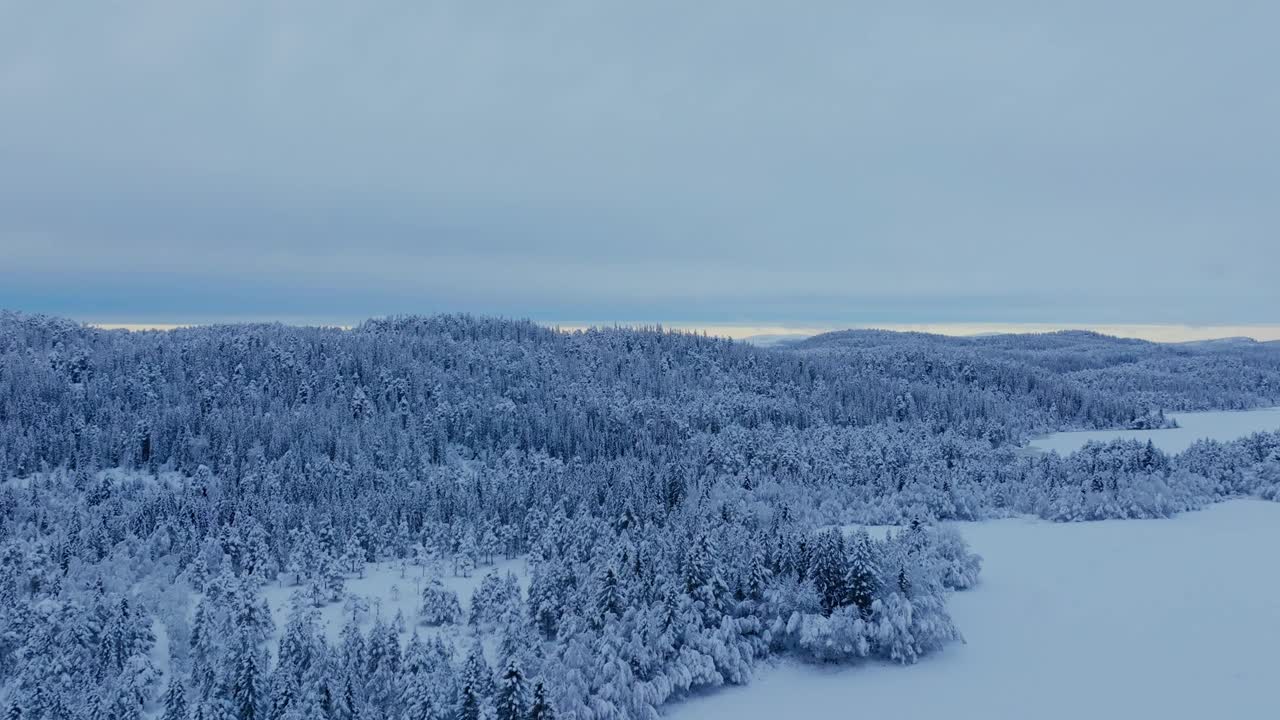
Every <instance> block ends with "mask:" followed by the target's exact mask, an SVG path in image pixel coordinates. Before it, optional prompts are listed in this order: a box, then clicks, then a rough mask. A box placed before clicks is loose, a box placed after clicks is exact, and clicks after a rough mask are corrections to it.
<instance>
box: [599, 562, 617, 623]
mask: <svg viewBox="0 0 1280 720" xmlns="http://www.w3.org/2000/svg"><path fill="white" fill-rule="evenodd" d="M623 610H624V604H623V601H622V591H621V590H620V588H619V587H618V573H617V572H616V571H615V570H614V569H613V567H611V566H607V565H606V566H605V568H604V569H603V570H602V571H601V572H600V576H599V578H598V579H597V581H596V597H595V611H596V617H595V623H596V625H597V626H603V625H605V624H606V623H607V622H608V621H609V619H610V618H613V619H618V618H621V617H622V613H623Z"/></svg>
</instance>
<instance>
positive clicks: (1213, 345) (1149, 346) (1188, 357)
mask: <svg viewBox="0 0 1280 720" xmlns="http://www.w3.org/2000/svg"><path fill="white" fill-rule="evenodd" d="M788 349H789V350H790V351H792V352H799V353H806V354H811V355H817V356H822V357H826V358H841V359H843V360H844V361H845V362H848V363H852V364H855V365H856V364H859V363H866V362H881V363H883V362H885V361H888V360H891V359H892V360H896V361H899V362H904V363H915V364H919V365H921V367H922V368H925V367H937V366H942V367H955V366H970V367H972V366H974V365H975V364H976V365H979V366H984V367H989V366H990V364H992V363H999V364H1013V365H1015V366H1019V367H1022V368H1024V370H1025V371H1026V372H1033V371H1036V370H1039V371H1044V372H1043V373H1040V374H1039V377H1042V378H1045V379H1046V380H1047V379H1049V378H1052V379H1054V381H1057V382H1066V383H1069V384H1071V385H1074V386H1077V387H1078V389H1079V390H1080V391H1081V392H1084V391H1086V390H1087V391H1089V392H1091V393H1095V394H1101V395H1105V396H1108V397H1111V398H1115V399H1118V400H1122V401H1123V402H1124V403H1126V404H1128V405H1131V406H1135V407H1146V408H1151V409H1156V408H1162V409H1166V410H1198V409H1211V408H1218V409H1241V408H1250V407H1259V406H1263V405H1270V404H1274V403H1276V402H1280V343H1258V342H1254V341H1252V340H1248V339H1224V340H1220V341H1210V342H1197V343H1180V344H1162V343H1153V342H1148V341H1145V340H1136V339H1128V338H1117V337H1111V336H1108V335H1101V334H1099V333H1094V332H1086V331H1079V330H1070V331H1063V332H1055V333H1044V334H1024V335H987V336H982V337H951V336H944V335H930V334H925V333H895V332H887V331H883V330H846V331H841V332H834V333H826V334H823V335H818V336H815V337H812V338H809V339H808V340H805V341H803V342H801V343H797V344H795V345H793V346H791V347H789V348H788ZM933 372H935V371H927V372H926V373H925V374H931V373H933ZM1028 381H1029V380H1028Z"/></svg>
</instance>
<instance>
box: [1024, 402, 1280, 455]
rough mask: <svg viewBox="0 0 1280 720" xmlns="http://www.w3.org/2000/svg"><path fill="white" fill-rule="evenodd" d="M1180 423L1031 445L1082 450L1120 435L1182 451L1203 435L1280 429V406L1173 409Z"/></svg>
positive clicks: (1060, 436)
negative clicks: (1181, 411) (1091, 443)
mask: <svg viewBox="0 0 1280 720" xmlns="http://www.w3.org/2000/svg"><path fill="white" fill-rule="evenodd" d="M1169 415H1170V416H1171V417H1173V418H1174V419H1175V420H1177V421H1178V425H1179V426H1180V427H1176V428H1167V429H1164V430H1082V431H1074V432H1060V433H1054V434H1052V435H1047V436H1045V437H1041V438H1035V439H1034V440H1032V441H1031V442H1030V443H1028V444H1027V447H1028V448H1032V449H1035V450H1043V451H1045V452H1048V451H1050V450H1056V451H1058V453H1059V454H1062V455H1066V454H1067V453H1070V452H1074V451H1076V450H1079V449H1080V448H1081V447H1083V446H1084V444H1085V443H1086V442H1089V441H1090V440H1101V441H1103V442H1106V441H1109V440H1115V439H1118V438H1125V439H1136V440H1148V439H1149V440H1151V441H1152V442H1154V443H1155V444H1156V447H1158V448H1160V449H1161V450H1164V451H1165V452H1168V453H1180V452H1182V451H1183V450H1186V449H1187V448H1188V447H1191V444H1192V443H1194V442H1195V441H1197V440H1201V439H1203V438H1210V439H1212V440H1224V441H1225V440H1235V439H1236V438H1239V437H1243V436H1245V435H1248V434H1250V433H1254V432H1258V431H1262V430H1266V431H1272V430H1280V408H1261V409H1258V410H1213V411H1207V412H1185V413H1169Z"/></svg>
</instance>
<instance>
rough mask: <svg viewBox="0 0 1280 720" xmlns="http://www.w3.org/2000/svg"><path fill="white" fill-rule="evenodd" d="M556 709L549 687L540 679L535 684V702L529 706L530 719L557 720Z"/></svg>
mask: <svg viewBox="0 0 1280 720" xmlns="http://www.w3.org/2000/svg"><path fill="white" fill-rule="evenodd" d="M555 718H556V711H555V708H554V707H553V706H552V705H551V698H550V697H549V696H548V693H547V688H546V686H545V685H543V684H542V682H541V681H539V682H538V683H537V684H536V685H534V686H533V702H532V704H531V705H530V706H529V720H555Z"/></svg>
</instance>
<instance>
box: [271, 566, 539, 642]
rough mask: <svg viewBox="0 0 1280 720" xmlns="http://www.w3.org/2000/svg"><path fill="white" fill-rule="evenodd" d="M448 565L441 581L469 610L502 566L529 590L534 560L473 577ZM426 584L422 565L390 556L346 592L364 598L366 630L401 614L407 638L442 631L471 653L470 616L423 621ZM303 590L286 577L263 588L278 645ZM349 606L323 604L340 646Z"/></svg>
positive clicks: (350, 579)
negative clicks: (441, 622)
mask: <svg viewBox="0 0 1280 720" xmlns="http://www.w3.org/2000/svg"><path fill="white" fill-rule="evenodd" d="M442 570H443V571H444V572H443V575H442V576H441V582H442V583H443V584H444V586H445V587H446V588H448V589H449V590H452V591H454V592H456V593H457V594H458V601H459V602H460V603H461V604H462V608H463V610H465V611H468V612H470V608H471V596H472V594H473V593H475V590H476V588H477V587H478V586H479V585H480V581H481V580H483V579H484V576H485V575H488V574H489V573H491V572H494V571H497V572H498V573H499V574H503V575H505V574H506V573H508V572H510V573H512V574H514V575H515V576H516V578H517V579H518V580H519V582H520V588H521V590H526V591H527V590H528V587H529V573H528V565H527V563H526V562H525V559H524V558H523V557H519V558H514V559H510V560H508V559H499V560H498V561H497V562H496V563H494V564H493V565H484V566H481V567H478V568H476V569H475V570H474V571H472V573H471V576H470V577H458V576H455V575H453V573H451V572H449V568H448V566H447V563H446V564H445V565H444V566H443V567H442ZM425 584H427V575H426V572H425V570H424V569H423V568H422V567H420V566H414V565H408V564H406V566H405V567H404V568H403V570H402V568H401V563H400V562H399V561H388V562H378V563H371V564H369V565H366V566H365V571H364V576H363V577H357V576H354V575H348V576H347V581H346V585H345V587H344V592H345V594H346V595H347V596H355V597H356V598H359V600H360V603H361V607H362V608H363V610H362V611H361V612H360V614H359V623H360V626H361V628H362V629H364V630H366V631H367V630H368V629H369V626H370V625H372V624H373V622H374V620H375V619H376V618H378V617H381V618H383V619H384V620H393V619H394V618H395V616H396V613H400V615H401V617H402V618H403V620H404V633H403V634H402V635H401V639H402V640H404V641H407V640H408V638H409V636H410V635H411V634H412V633H413V632H414V631H415V630H417V632H418V634H419V635H420V636H422V637H424V638H427V637H433V636H435V635H437V634H440V635H443V636H444V637H445V638H446V639H451V640H453V642H454V644H455V646H456V647H457V649H458V650H459V651H460V652H465V651H466V648H467V647H468V646H469V643H470V642H471V639H472V638H474V637H475V633H474V630H473V629H472V628H471V627H469V626H468V625H467V624H466V620H465V619H464V620H463V621H462V623H461V624H459V625H448V626H445V627H440V628H436V627H426V626H423V625H421V624H420V623H419V614H418V610H419V607H420V606H421V604H422V603H421V595H422V587H423V586H424V585H425ZM298 589H299V588H297V587H296V586H289V585H288V584H287V583H280V582H273V583H270V584H269V585H267V586H266V587H265V588H264V589H263V596H264V597H265V598H266V601H267V605H268V606H269V607H270V608H271V615H272V619H273V620H274V621H275V623H276V633H275V637H273V638H272V641H271V643H270V645H271V646H272V647H275V646H276V644H277V643H278V642H279V639H280V635H281V634H282V633H283V632H284V628H285V623H286V622H287V621H288V618H289V606H290V598H291V596H292V595H293V593H294V592H295V591H297V590H298ZM348 607H349V606H348V604H347V603H346V602H332V603H329V604H328V605H325V606H324V607H322V608H320V609H319V613H320V623H321V624H322V625H323V626H324V629H325V634H326V637H328V639H329V641H330V642H331V643H334V644H335V645H336V644H337V643H338V641H339V635H340V633H341V632H342V627H343V626H344V625H345V624H346V622H347V617H348ZM489 640H492V638H488V637H486V641H489ZM492 644H493V643H492V642H486V644H485V647H486V650H491V649H492V648H491V647H490V645H492ZM490 659H491V660H492V659H493V658H490Z"/></svg>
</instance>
